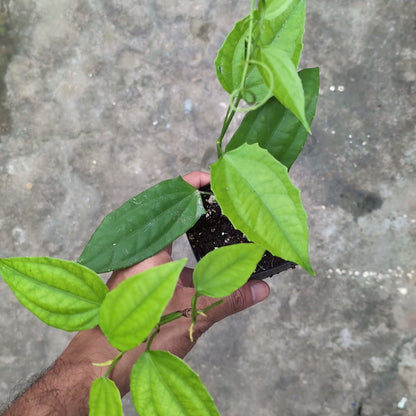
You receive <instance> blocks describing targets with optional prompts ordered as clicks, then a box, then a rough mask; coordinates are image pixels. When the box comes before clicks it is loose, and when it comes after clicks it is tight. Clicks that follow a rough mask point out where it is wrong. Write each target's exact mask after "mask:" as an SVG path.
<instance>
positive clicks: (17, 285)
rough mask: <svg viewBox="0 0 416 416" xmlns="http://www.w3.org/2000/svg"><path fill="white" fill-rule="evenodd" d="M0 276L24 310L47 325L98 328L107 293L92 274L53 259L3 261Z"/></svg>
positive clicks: (77, 266)
mask: <svg viewBox="0 0 416 416" xmlns="http://www.w3.org/2000/svg"><path fill="white" fill-rule="evenodd" d="M0 274H1V275H2V277H3V280H4V281H5V282H6V283H7V284H8V285H9V286H10V288H11V289H12V290H13V292H14V294H15V295H16V297H17V299H18V300H19V301H20V303H21V304H22V305H23V306H25V307H26V308H27V309H29V310H30V311H31V312H32V313H34V314H35V315H36V316H37V317H38V318H39V319H40V320H41V321H43V322H45V323H46V324H48V325H50V326H53V327H55V328H60V329H63V330H65V331H82V330H84V329H89V328H92V327H94V326H96V325H97V323H98V312H99V309H100V306H101V303H102V302H103V300H104V298H105V296H106V294H107V293H108V288H107V286H106V285H105V284H104V283H103V282H102V280H101V279H100V277H99V276H98V275H96V274H95V273H94V272H93V271H91V270H89V269H87V268H86V267H84V266H81V265H79V264H77V263H74V262H71V261H66V260H60V259H53V258H50V257H14V258H7V259H0Z"/></svg>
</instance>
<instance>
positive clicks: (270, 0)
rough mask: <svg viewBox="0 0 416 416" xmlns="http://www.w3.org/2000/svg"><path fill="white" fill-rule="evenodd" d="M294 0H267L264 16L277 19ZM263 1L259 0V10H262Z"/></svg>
mask: <svg viewBox="0 0 416 416" xmlns="http://www.w3.org/2000/svg"><path fill="white" fill-rule="evenodd" d="M292 3H293V0H283V1H282V0H265V2H264V4H265V7H264V18H265V19H269V20H270V19H275V18H276V17H279V16H280V15H281V14H282V13H283V12H284V11H285V10H286V9H287V8H288V7H289V6H290V5H291V4H292ZM262 5H263V3H262V2H261V1H260V2H259V10H260V12H261V11H262V9H263V7H262Z"/></svg>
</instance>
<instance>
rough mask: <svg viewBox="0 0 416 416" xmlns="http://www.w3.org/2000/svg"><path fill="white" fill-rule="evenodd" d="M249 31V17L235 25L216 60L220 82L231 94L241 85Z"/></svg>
mask: <svg viewBox="0 0 416 416" xmlns="http://www.w3.org/2000/svg"><path fill="white" fill-rule="evenodd" d="M248 29H249V16H247V17H245V18H244V19H242V20H240V21H239V22H237V23H236V24H235V26H234V28H233V30H232V31H231V32H230V33H229V34H228V36H227V37H226V39H225V41H224V44H223V45H222V47H221V48H220V49H219V51H218V53H217V57H216V59H215V68H216V71H217V78H218V81H219V82H220V84H221V86H222V87H223V88H224V89H225V91H227V92H228V93H229V94H231V93H232V92H233V91H234V90H236V89H237V88H239V87H240V85H241V81H242V76H243V69H244V60H245V40H246V38H247V36H248Z"/></svg>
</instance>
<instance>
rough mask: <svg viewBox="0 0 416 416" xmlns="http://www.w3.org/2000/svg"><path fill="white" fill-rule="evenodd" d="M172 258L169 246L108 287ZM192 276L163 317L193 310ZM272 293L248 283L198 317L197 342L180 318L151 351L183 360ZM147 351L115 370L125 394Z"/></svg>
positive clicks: (203, 181) (203, 176)
mask: <svg viewBox="0 0 416 416" xmlns="http://www.w3.org/2000/svg"><path fill="white" fill-rule="evenodd" d="M183 178H184V180H185V181H186V182H188V183H189V184H191V185H192V186H194V187H195V188H200V187H202V186H204V185H207V184H208V183H209V182H210V176H209V174H208V173H204V172H192V173H189V174H188V175H185V176H184V177H183ZM171 255H172V246H171V245H170V246H169V247H167V248H165V249H164V250H162V251H160V252H159V253H158V254H156V255H155V256H153V257H151V258H148V259H146V260H144V261H142V262H141V263H139V264H136V265H134V266H132V267H129V268H127V269H124V270H120V271H116V272H114V273H113V275H112V276H111V277H110V279H109V280H108V282H107V285H108V287H109V288H110V290H111V289H114V288H115V287H116V286H117V285H118V284H120V283H121V282H122V281H123V280H125V279H127V278H128V277H130V276H134V275H136V274H137V273H140V272H142V271H144V270H147V269H149V268H152V267H156V266H159V265H161V264H164V263H167V262H169V261H172V257H171ZM192 273H193V270H192V269H190V268H184V270H183V271H182V273H181V275H180V278H179V280H178V284H177V286H176V289H175V292H174V295H173V297H172V299H171V300H170V302H169V304H168V306H167V308H166V310H165V312H164V314H168V313H171V312H175V311H181V310H185V309H187V308H189V307H190V305H191V300H192V297H193V295H194V294H195V289H194V288H193V282H192ZM269 292H270V288H269V286H268V285H267V283H265V282H263V281H249V282H248V283H246V284H245V285H244V286H243V287H242V288H240V289H239V290H237V291H236V292H234V293H233V294H232V295H231V296H229V297H227V298H225V300H224V302H223V303H222V304H220V305H218V306H216V307H214V308H213V309H211V310H210V311H208V313H207V316H206V317H203V316H199V317H198V322H197V324H196V326H195V327H194V332H193V333H194V342H191V340H190V338H189V327H190V324H191V321H190V318H188V319H186V318H180V319H178V320H176V321H173V322H171V323H169V324H166V325H164V326H163V327H162V328H161V330H160V332H159V334H158V335H157V336H156V338H155V339H154V341H153V343H152V349H154V350H164V351H169V352H171V353H172V354H175V355H177V356H178V357H181V358H183V357H184V356H185V355H186V354H187V353H188V352H189V351H190V350H191V349H192V347H193V346H194V345H195V343H196V341H197V339H198V338H199V337H200V336H201V335H202V334H203V333H204V332H205V331H207V330H208V329H209V328H210V327H211V326H212V325H213V324H214V323H216V322H218V321H220V320H221V319H224V318H225V317H227V316H229V315H232V314H234V313H237V312H240V311H242V310H243V309H246V308H248V307H250V306H252V305H254V304H255V303H258V302H260V301H262V300H264V299H265V298H266V297H267V296H268V295H269ZM215 301H216V299H212V298H207V297H204V296H202V297H200V298H198V305H197V306H198V308H199V309H203V308H205V307H207V306H209V305H210V304H212V303H214V302H215ZM100 332H101V331H100ZM79 335H80V336H85V337H86V338H92V337H90V335H89V334H88V331H85V332H84V333H81V334H79ZM102 337H104V335H102V334H101V336H100V337H99V338H102ZM93 338H94V344H95V343H97V339H98V338H97V334H94V337H93ZM74 341H75V340H74ZM89 342H91V340H90V341H89ZM100 342H102V343H103V344H107V345H106V349H107V347H108V346H109V345H108V343H107V341H106V340H105V339H103V340H102V341H100ZM101 348H103V350H104V345H102V346H101ZM111 348H112V347H111V346H110V349H111ZM145 349H146V345H143V344H142V345H140V346H138V347H137V348H135V349H134V350H131V351H129V352H127V353H126V354H124V356H123V358H122V359H121V360H120V362H119V363H118V364H117V366H116V367H115V369H114V370H113V372H112V374H111V378H112V379H113V380H114V381H115V382H116V384H117V386H118V388H119V389H120V391H121V393H122V394H125V393H127V392H128V391H129V379H130V377H129V375H130V370H131V367H132V366H133V364H134V363H135V362H136V361H137V359H138V357H139V356H140V354H142V353H143V352H144V350H145ZM103 352H104V351H103ZM117 353H118V351H117V350H116V349H113V353H112V355H111V356H107V355H106V356H105V358H102V359H101V361H102V362H104V361H107V360H108V359H110V358H114V357H115V356H116V355H117ZM97 358H98V357H97ZM95 362H96V361H95ZM98 362H99V361H98ZM102 372H103V370H101V373H102Z"/></svg>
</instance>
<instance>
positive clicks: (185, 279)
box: [179, 267, 194, 287]
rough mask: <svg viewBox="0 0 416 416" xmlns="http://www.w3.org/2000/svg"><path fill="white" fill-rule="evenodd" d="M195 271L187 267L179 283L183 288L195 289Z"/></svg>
mask: <svg viewBox="0 0 416 416" xmlns="http://www.w3.org/2000/svg"><path fill="white" fill-rule="evenodd" d="M193 274H194V269H190V268H189V267H185V268H184V269H183V270H182V273H181V275H180V277H179V282H180V284H181V285H182V286H183V287H194V281H193Z"/></svg>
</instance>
